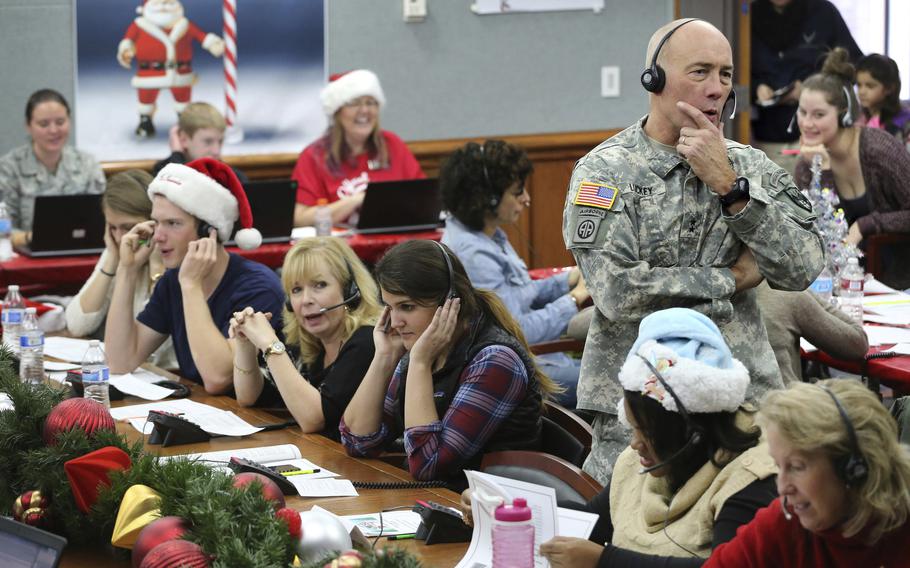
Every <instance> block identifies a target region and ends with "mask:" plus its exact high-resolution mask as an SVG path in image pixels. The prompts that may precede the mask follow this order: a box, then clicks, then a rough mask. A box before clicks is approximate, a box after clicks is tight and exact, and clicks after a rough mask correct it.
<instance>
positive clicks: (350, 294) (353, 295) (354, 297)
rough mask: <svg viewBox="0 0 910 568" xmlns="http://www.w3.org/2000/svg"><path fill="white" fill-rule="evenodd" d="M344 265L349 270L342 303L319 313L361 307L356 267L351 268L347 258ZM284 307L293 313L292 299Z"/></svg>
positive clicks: (321, 309)
mask: <svg viewBox="0 0 910 568" xmlns="http://www.w3.org/2000/svg"><path fill="white" fill-rule="evenodd" d="M344 265H345V267H347V269H348V281H347V283H346V284H345V286H344V290H342V296H341V297H342V300H341V302H340V303H338V304H335V305H334V306H329V307H327V308H320V309H319V312H318V313H320V314H324V313H326V312H330V311H332V310H336V309H338V308H340V307H342V306H347V307H348V308H350V309H352V310H356V309H357V306H359V305H360V297H361V295H360V287H359V286H358V285H357V279H356V278H354V267H353V266H351V263H350V262H348V259H346V258H345V259H344ZM284 307H285V308H286V309H287V311H289V312H292V313H293V311H294V306H293V305H291V299H290V298H288V299H287V300H286V301H285V302H284Z"/></svg>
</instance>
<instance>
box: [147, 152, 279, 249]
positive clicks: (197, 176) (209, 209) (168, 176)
mask: <svg viewBox="0 0 910 568" xmlns="http://www.w3.org/2000/svg"><path fill="white" fill-rule="evenodd" d="M148 194H149V199H152V198H154V197H155V196H156V195H161V196H164V197H166V198H167V199H168V201H170V202H171V203H173V204H174V205H176V206H177V207H179V208H181V209H183V210H184V211H186V212H187V213H189V214H190V215H192V216H193V217H196V218H197V219H201V220H202V221H205V222H206V223H208V224H209V225H212V226H213V227H215V228H216V229H217V230H218V237H219V238H220V239H221V242H225V241H228V240H230V238H231V231H233V229H234V222H235V221H236V220H237V216H238V212H237V200H236V199H235V198H234V196H233V195H232V194H231V192H230V191H228V190H227V188H225V187H223V186H222V185H221V184H219V183H218V182H217V181H215V180H213V179H212V178H210V177H209V176H207V175H205V174H204V173H202V172H200V171H198V170H194V169H193V168H191V167H189V166H185V165H183V164H168V165H166V166H164V168H162V169H161V171H160V172H158V175H157V176H155V179H154V180H152V183H151V184H150V185H149V188H148ZM240 232H241V231H238V233H240ZM260 241H261V237H260ZM256 246H258V245H256ZM253 248H255V247H253Z"/></svg>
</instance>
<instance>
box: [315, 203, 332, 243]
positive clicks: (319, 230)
mask: <svg viewBox="0 0 910 568" xmlns="http://www.w3.org/2000/svg"><path fill="white" fill-rule="evenodd" d="M313 225H315V226H316V236H317V237H329V236H331V235H332V212H331V211H330V210H329V200H328V199H326V198H325V197H320V198H319V200H318V201H316V217H315V218H314V219H313Z"/></svg>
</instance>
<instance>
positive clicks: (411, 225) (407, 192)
mask: <svg viewBox="0 0 910 568" xmlns="http://www.w3.org/2000/svg"><path fill="white" fill-rule="evenodd" d="M438 181H439V180H437V179H436V178H428V179H409V180H398V181H376V182H370V184H369V185H368V186H367V189H366V192H367V194H366V196H365V197H364V198H363V205H361V206H360V218H359V219H358V220H357V226H356V227H355V228H354V232H355V233H363V234H370V233H404V232H408V231H426V230H430V229H435V228H437V227H439V213H440V211H441V210H442V199H441V198H440V195H439V183H438Z"/></svg>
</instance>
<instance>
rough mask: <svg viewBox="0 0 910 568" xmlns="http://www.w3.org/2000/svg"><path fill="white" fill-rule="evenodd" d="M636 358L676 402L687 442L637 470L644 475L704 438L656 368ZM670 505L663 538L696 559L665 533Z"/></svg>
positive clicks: (669, 505) (662, 465)
mask: <svg viewBox="0 0 910 568" xmlns="http://www.w3.org/2000/svg"><path fill="white" fill-rule="evenodd" d="M638 357H639V358H640V359H641V360H642V361H644V362H645V365H647V366H648V368H649V369H650V370H651V372H652V373H653V374H654V378H656V379H657V380H658V382H660V384H661V385H662V386H663V387H664V390H665V391H667V392H668V393H669V394H670V396H671V397H673V400H674V401H675V402H676V409H677V410H679V415H680V416H682V419H683V421H684V422H685V423H686V438H688V440H686V443H685V444H683V446H682V447H681V448H680V449H678V450H676V452H674V453H673V455H672V456H670V457H669V458H667V459H665V460H663V461H662V462H660V463H658V464H655V465H652V466H651V467H646V468H644V469H640V470H638V473H640V474H644V473H648V472H651V471H654V470H655V469H660V468H662V467H664V466H665V465H667V464H668V463H670V462H672V461H673V460H675V459H678V458H679V456H681V455H683V453H684V452H685V451H686V450H687V449H689V448H690V447H692V446H696V445H698V444H699V443H701V441H702V439H703V438H704V430H703V429H702V428H701V426H698V425H697V424H695V423H694V422H693V421H692V417H691V416H689V411H688V410H686V407H685V405H683V403H682V401H681V400H679V397H678V396H676V392H675V391H674V390H673V389H672V388H671V387H670V385H669V384H668V383H667V381H666V379H664V377H663V375H661V374H660V371H658V370H657V368H655V367H654V365H652V364H651V362H650V361H648V360H647V359H646V358H645V357H643V356H641V355H639V356H638ZM672 505H673V500H672V499H671V500H670V503H668V504H667V516H666V517H665V518H664V528H663V533H664V536H666V537H667V540H669V541H670V542H672V543H673V544H675V545H676V546H678V547H680V548H681V549H683V550H685V551H686V552H688V553H689V554H690V555H692V556H694V557H698V555H697V554H695V553H694V552H692V551H691V550H689V549H688V548H686V547H685V546H683V545H681V544H679V543H678V542H676V541H675V540H674V539H673V537H671V536H670V533H668V532H667V525H668V524H670V510H671V509H672Z"/></svg>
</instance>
